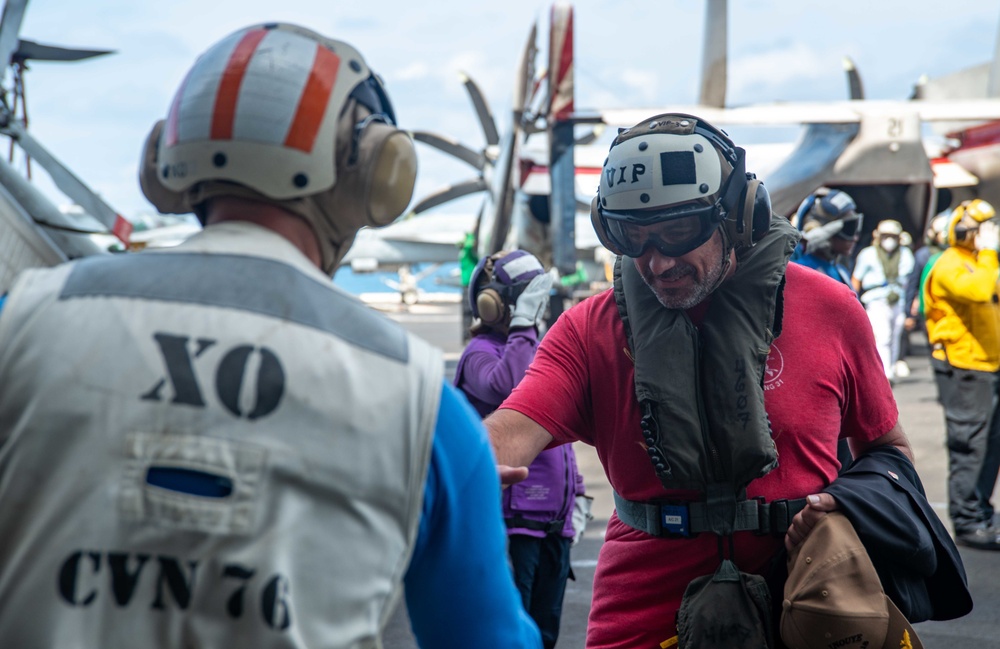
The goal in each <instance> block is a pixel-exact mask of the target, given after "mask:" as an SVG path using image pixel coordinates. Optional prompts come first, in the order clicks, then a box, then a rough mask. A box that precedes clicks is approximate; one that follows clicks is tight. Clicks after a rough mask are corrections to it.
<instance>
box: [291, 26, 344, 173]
mask: <svg viewBox="0 0 1000 649" xmlns="http://www.w3.org/2000/svg"><path fill="white" fill-rule="evenodd" d="M339 69H340V57H339V56H337V55H336V54H334V53H333V52H331V51H330V50H328V49H327V48H325V47H323V46H321V45H317V46H316V58H315V59H313V66H312V70H310V71H309V79H308V80H307V81H306V87H305V89H304V90H303V91H302V97H300V98H299V105H298V107H296V109H295V118H294V119H293V120H292V125H291V127H290V128H289V129H288V135H287V136H286V137H285V146H287V147H289V148H292V149H299V150H300V151H305V152H306V153H309V152H310V151H312V148H313V144H315V142H316V136H317V135H318V134H319V127H320V124H321V123H322V122H323V115H325V114H326V108H327V105H328V104H329V103H330V95H331V94H332V93H333V86H334V84H335V83H336V82H337V71H338V70H339Z"/></svg>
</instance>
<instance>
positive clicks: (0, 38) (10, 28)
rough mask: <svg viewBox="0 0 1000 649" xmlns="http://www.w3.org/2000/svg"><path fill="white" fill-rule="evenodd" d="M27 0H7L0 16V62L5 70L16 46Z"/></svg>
mask: <svg viewBox="0 0 1000 649" xmlns="http://www.w3.org/2000/svg"><path fill="white" fill-rule="evenodd" d="M27 6H28V0H7V2H6V3H5V4H4V6H3V15H2V16H0V62H2V64H3V67H4V68H6V67H7V66H8V65H10V62H11V57H12V56H13V55H14V50H16V49H17V46H18V40H17V37H18V34H19V33H21V23H22V22H23V21H24V10H25V8H26V7H27Z"/></svg>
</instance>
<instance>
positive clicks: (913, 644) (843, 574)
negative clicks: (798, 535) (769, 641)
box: [781, 512, 923, 649]
mask: <svg viewBox="0 0 1000 649" xmlns="http://www.w3.org/2000/svg"><path fill="white" fill-rule="evenodd" d="M781 639H782V640H783V641H784V643H785V644H786V645H787V646H788V647H789V649H923V644H922V643H921V642H920V639H919V638H918V637H917V634H916V633H915V632H914V631H913V627H912V626H910V623H909V622H908V621H907V620H906V618H905V617H903V614H902V613H900V611H899V609H898V608H896V605H895V604H893V603H892V600H890V599H889V598H888V597H887V596H886V594H885V591H883V590H882V583H881V581H879V578H878V574H877V573H876V572H875V566H874V565H872V561H871V559H870V558H869V557H868V552H867V551H866V550H865V546H864V545H862V544H861V540H860V539H859V538H858V534H857V532H855V531H854V526H852V525H851V522H850V521H849V520H848V519H847V517H846V516H844V515H843V514H842V513H840V512H830V513H828V514H827V515H826V516H824V517H823V518H822V519H821V520H820V521H819V523H817V524H816V526H815V527H814V528H813V529H812V531H811V532H810V533H809V536H807V537H806V539H805V540H804V541H803V542H802V543H800V544H799V545H798V547H796V548H795V549H794V550H792V552H791V553H790V554H789V556H788V580H787V581H786V582H785V599H784V601H783V602H782V610H781Z"/></svg>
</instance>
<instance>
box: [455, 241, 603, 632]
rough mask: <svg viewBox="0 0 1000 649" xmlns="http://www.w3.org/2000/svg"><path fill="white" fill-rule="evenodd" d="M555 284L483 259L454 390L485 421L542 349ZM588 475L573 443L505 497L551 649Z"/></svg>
mask: <svg viewBox="0 0 1000 649" xmlns="http://www.w3.org/2000/svg"><path fill="white" fill-rule="evenodd" d="M551 287H552V277H551V276H550V275H547V274H545V272H544V271H543V269H542V265H541V264H540V263H539V261H538V259H536V258H535V257H534V256H533V255H531V254H530V253H527V252H525V251H523V250H515V251H514V252H499V253H496V254H494V255H492V256H490V257H486V258H483V259H482V260H480V261H479V263H478V264H477V265H476V268H475V270H474V271H473V273H472V276H471V278H470V281H469V296H468V297H469V304H470V306H471V309H472V315H473V318H474V320H473V325H472V328H471V334H472V339H471V340H470V342H469V344H468V346H467V347H466V348H465V351H464V352H463V353H462V357H461V358H460V359H459V361H458V367H457V368H456V370H455V386H456V387H457V388H459V389H460V390H462V392H464V393H465V395H466V396H467V397H468V399H469V401H470V403H472V405H473V407H475V409H476V410H477V411H478V412H479V414H480V416H482V417H485V416H486V415H488V414H490V413H491V412H493V411H494V410H496V408H497V406H499V405H500V403H501V402H503V400H504V399H505V398H507V395H509V394H510V393H511V391H512V390H513V389H514V387H515V386H516V385H517V384H518V383H520V381H521V379H522V378H523V377H524V375H525V372H526V371H527V370H528V366H529V365H530V364H531V360H532V359H533V358H534V357H535V349H536V347H537V346H538V328H539V324H540V323H541V319H542V317H543V316H544V314H545V308H546V306H547V305H548V301H549V290H550V289H551ZM583 492H584V488H583V476H581V475H580V472H579V471H578V470H577V466H576V455H575V454H574V452H573V447H572V446H571V445H569V444H565V445H562V446H559V447H558V448H553V449H550V450H548V451H543V452H542V453H540V454H539V456H538V457H537V458H536V459H535V461H534V462H532V463H531V466H530V467H529V473H528V478H527V480H525V481H524V482H520V483H518V484H516V485H513V486H511V487H510V488H509V489H506V490H505V491H504V492H503V513H504V519H505V522H506V524H507V534H508V542H509V552H510V559H511V564H512V567H513V570H514V581H515V582H516V584H517V588H518V590H519V591H520V592H521V599H522V601H523V602H524V607H525V608H526V609H527V610H528V613H529V614H530V615H531V617H532V618H533V619H534V620H535V622H536V623H537V624H538V627H539V629H540V630H541V632H542V642H543V644H544V645H545V647H547V648H551V647H554V646H555V644H556V639H557V638H558V637H559V620H560V618H561V616H562V602H563V594H564V593H565V591H566V580H567V579H568V578H569V576H570V574H571V571H570V564H569V554H570V544H571V542H572V540H573V538H574V536H575V535H576V534H575V531H574V526H573V511H574V504H575V502H576V499H577V496H581V497H582V496H583ZM578 520H579V517H578Z"/></svg>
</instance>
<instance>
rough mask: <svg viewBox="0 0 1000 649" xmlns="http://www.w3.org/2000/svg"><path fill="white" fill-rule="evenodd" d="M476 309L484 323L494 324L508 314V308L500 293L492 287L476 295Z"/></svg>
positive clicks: (501, 320)
mask: <svg viewBox="0 0 1000 649" xmlns="http://www.w3.org/2000/svg"><path fill="white" fill-rule="evenodd" d="M476 310H477V311H479V319H480V320H482V321H483V324H487V325H490V326H493V325H495V324H498V323H500V322H503V319H504V318H505V317H506V316H507V308H506V305H504V302H503V298H502V297H500V294H499V293H497V292H496V291H494V290H493V289H491V288H488V289H485V290H483V291H481V292H480V293H479V295H477V296H476Z"/></svg>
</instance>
